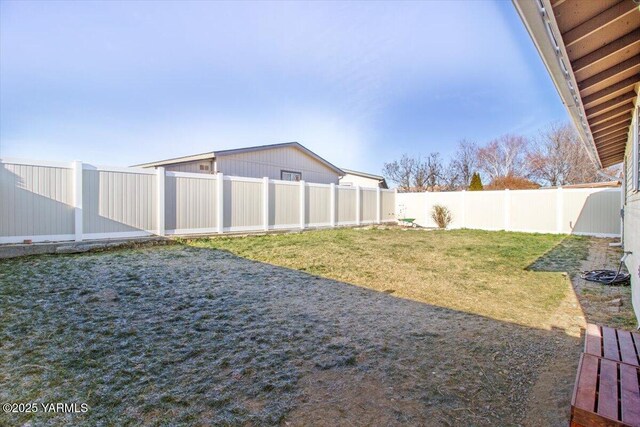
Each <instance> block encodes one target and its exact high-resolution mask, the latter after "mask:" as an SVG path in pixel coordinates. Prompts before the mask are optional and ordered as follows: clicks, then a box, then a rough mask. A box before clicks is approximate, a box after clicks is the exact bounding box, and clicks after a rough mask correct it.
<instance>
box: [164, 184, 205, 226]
mask: <svg viewBox="0 0 640 427" xmlns="http://www.w3.org/2000/svg"><path fill="white" fill-rule="evenodd" d="M198 175H200V176H198ZM217 198H218V194H217V180H216V179H215V176H213V175H204V174H186V173H179V172H167V177H166V181H165V226H166V229H167V233H168V234H191V233H213V232H216V231H217V227H218V221H217V212H218V201H217Z"/></svg>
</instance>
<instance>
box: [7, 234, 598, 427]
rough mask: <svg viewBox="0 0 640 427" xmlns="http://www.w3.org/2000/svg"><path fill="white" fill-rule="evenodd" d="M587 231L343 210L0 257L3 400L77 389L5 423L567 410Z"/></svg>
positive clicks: (555, 420)
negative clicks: (349, 221) (382, 218)
mask: <svg viewBox="0 0 640 427" xmlns="http://www.w3.org/2000/svg"><path fill="white" fill-rule="evenodd" d="M560 242H563V243H562V245H559V246H558V243H560ZM589 244H590V240H589V239H585V238H577V237H571V238H566V239H565V238H564V237H562V236H553V235H531V234H519V233H503V232H482V231H468V230H461V231H418V230H407V231H404V230H402V229H398V228H394V229H386V230H385V229H370V230H362V229H360V230H355V229H340V230H328V231H316V232H306V233H301V234H286V235H270V236H262V237H260V236H253V237H247V238H216V239H203V240H198V241H193V242H189V245H190V246H188V245H184V246H178V245H175V246H168V247H162V248H141V249H135V250H118V251H112V252H104V253H89V254H83V255H67V256H41V257H30V258H22V259H14V260H4V261H0V402H30V401H36V402H86V403H87V404H88V405H89V407H90V411H89V413H87V414H76V415H48V414H42V413H40V414H22V415H15V414H12V415H11V416H4V414H0V425H5V424H9V425H23V424H25V423H29V422H30V423H32V424H33V425H138V424H144V425H194V424H197V425H279V424H280V425H281V424H283V423H290V424H292V425H312V424H315V425H340V424H342V425H373V424H384V425H407V424H413V425H445V426H455V425H487V426H488V425H522V424H523V423H525V416H527V415H528V416H529V418H531V419H534V420H536V422H535V423H533V424H536V425H540V424H541V423H540V420H545V422H544V424H546V425H565V424H566V415H567V409H568V408H569V397H570V392H571V386H572V381H573V378H574V375H575V369H576V367H575V365H576V364H577V361H578V354H579V352H580V349H581V340H580V338H579V337H576V336H574V335H571V334H567V333H566V332H565V331H566V330H565V329H564V328H563V326H565V325H568V324H569V323H570V322H571V321H572V319H574V318H575V317H576V315H575V314H576V310H577V309H576V307H575V306H572V305H571V297H572V296H573V295H572V293H571V287H570V285H569V281H568V278H567V276H566V274H564V273H562V272H563V271H570V272H572V271H577V269H579V266H580V265H581V262H582V261H581V260H582V259H583V258H584V257H585V256H586V254H587V252H588V246H589ZM554 248H555V249H554ZM211 249H223V250H227V251H229V252H225V251H220V250H211ZM230 252H232V253H234V254H237V255H239V256H240V257H238V256H234V255H233V254H232V253H230ZM246 258H250V259H254V260H259V261H264V262H266V263H267V264H265V263H260V262H254V261H251V260H249V259H246ZM269 264H271V265H269ZM280 266H283V267H289V268H282V267H280ZM529 267H531V268H529ZM299 270H302V271H299ZM534 270H540V271H534ZM549 270H550V271H549ZM306 273H311V275H310V274H306ZM319 276H322V277H319ZM323 277H324V278H323ZM326 278H331V279H337V280H338V281H334V280H329V279H326ZM350 284H355V285H358V286H351V285H350ZM416 301H418V302H416ZM568 301H569V304H568V305H567V302H568ZM436 306H437V307H436ZM558 313H563V314H564V315H565V317H558V315H557V314H558ZM562 319H567V320H566V321H565V320H562ZM554 326H555V328H554ZM480 337H481V339H479V338H480ZM545 375H546V377H545ZM545 399H546V400H545ZM3 416H4V418H3Z"/></svg>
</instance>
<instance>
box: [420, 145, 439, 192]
mask: <svg viewBox="0 0 640 427" xmlns="http://www.w3.org/2000/svg"><path fill="white" fill-rule="evenodd" d="M443 169H444V168H443V166H442V160H441V159H440V153H429V155H428V156H427V159H426V160H425V161H424V170H425V171H426V177H427V190H429V191H434V190H436V189H437V187H439V185H440V181H441V179H442V176H443V172H444V170H443Z"/></svg>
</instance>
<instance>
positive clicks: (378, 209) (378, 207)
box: [376, 186, 382, 224]
mask: <svg viewBox="0 0 640 427" xmlns="http://www.w3.org/2000/svg"><path fill="white" fill-rule="evenodd" d="M381 212H382V197H381V193H380V186H378V187H377V188H376V224H380V222H381V221H380V220H381V219H382V213H381Z"/></svg>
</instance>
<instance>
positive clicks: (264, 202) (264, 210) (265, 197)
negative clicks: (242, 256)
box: [262, 176, 269, 231]
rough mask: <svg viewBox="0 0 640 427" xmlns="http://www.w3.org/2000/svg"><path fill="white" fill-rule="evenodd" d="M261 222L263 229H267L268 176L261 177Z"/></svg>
mask: <svg viewBox="0 0 640 427" xmlns="http://www.w3.org/2000/svg"><path fill="white" fill-rule="evenodd" d="M262 222H263V223H264V225H263V227H264V231H269V177H268V176H265V177H264V178H262Z"/></svg>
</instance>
